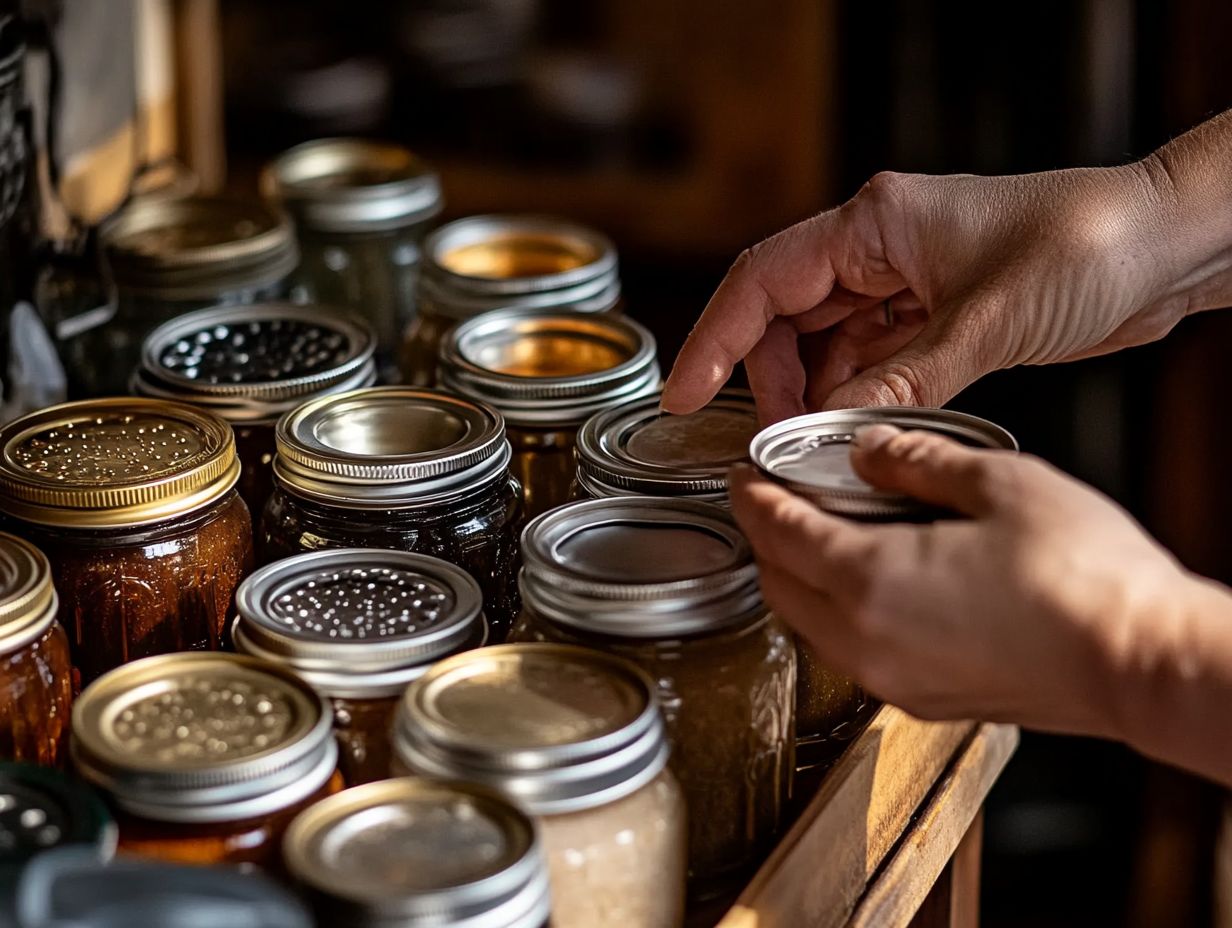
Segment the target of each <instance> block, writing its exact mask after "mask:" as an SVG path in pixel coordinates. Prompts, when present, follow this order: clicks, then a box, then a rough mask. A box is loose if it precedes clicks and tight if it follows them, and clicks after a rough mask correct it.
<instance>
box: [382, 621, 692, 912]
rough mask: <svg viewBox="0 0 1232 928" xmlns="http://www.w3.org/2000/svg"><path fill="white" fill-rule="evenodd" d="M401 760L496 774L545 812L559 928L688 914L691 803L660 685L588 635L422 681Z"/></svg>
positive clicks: (471, 657) (404, 766)
mask: <svg viewBox="0 0 1232 928" xmlns="http://www.w3.org/2000/svg"><path fill="white" fill-rule="evenodd" d="M394 754H395V764H394V768H393V769H394V772H395V773H396V774H397V773H404V772H414V773H420V774H426V775H429V776H437V777H448V778H452V779H458V780H463V781H470V782H475V783H480V784H482V785H485V786H489V787H492V788H493V789H496V790H499V791H500V792H502V793H504V794H506V795H507V796H509V797H510V798H512V799H513V800H515V801H516V802H517V803H518V804H519V805H520V806H521V807H522V808H523V809H525V810H526V811H528V812H530V813H531V814H532V815H534V816H535V817H536V818H537V819H538V822H539V827H540V833H541V834H542V836H543V846H544V850H545V851H546V854H547V861H548V872H549V874H550V880H551V886H552V926H553V928H672V926H677V925H679V924H680V922H681V919H682V917H683V914H684V882H685V880H684V877H685V839H686V829H685V809H684V803H683V802H682V800H681V796H680V789H679V787H678V786H677V785H676V780H675V778H674V777H673V776H672V774H671V772H670V771H669V770H668V769H667V766H666V765H667V756H668V746H667V742H666V740H665V738H664V731H663V718H662V715H661V713H660V711H659V705H658V702H657V700H656V698H655V693H654V684H653V683H651V681H650V680H649V678H647V677H646V675H645V674H643V673H642V672H641V671H639V670H638V669H637V668H636V667H634V666H633V665H632V664H630V663H628V662H627V661H624V660H621V659H620V658H616V657H612V656H610V655H606V654H600V653H599V652H597V651H590V650H587V649H584V648H570V647H564V646H557V645H542V644H518V645H501V646H497V647H492V648H483V649H480V650H478V651H469V652H467V653H465V654H459V655H456V656H455V657H451V658H447V659H445V660H443V661H441V662H440V663H438V664H437V665H436V666H435V667H433V668H432V669H431V670H429V671H428V672H427V673H426V674H425V675H424V676H422V677H420V678H419V680H417V681H416V682H415V683H413V684H411V686H410V688H409V689H408V690H407V692H406V695H405V696H404V697H403V700H402V704H401V706H400V707H399V709H398V715H397V720H396V722H395V727H394Z"/></svg>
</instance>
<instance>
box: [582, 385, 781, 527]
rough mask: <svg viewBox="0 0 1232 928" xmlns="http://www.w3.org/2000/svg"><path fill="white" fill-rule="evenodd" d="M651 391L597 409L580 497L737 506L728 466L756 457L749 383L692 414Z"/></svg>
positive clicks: (585, 440)
mask: <svg viewBox="0 0 1232 928" xmlns="http://www.w3.org/2000/svg"><path fill="white" fill-rule="evenodd" d="M660 398H661V394H659V393H657V392H656V393H651V394H649V395H647V396H644V397H640V398H637V399H631V400H629V401H627V402H624V403H621V404H620V405H619V406H613V407H611V408H610V409H605V410H602V411H600V412H597V413H595V414H594V415H593V416H591V417H590V418H589V419H587V420H586V422H585V423H584V424H583V425H582V427H581V429H579V430H578V437H577V481H576V485H575V496H576V497H577V498H579V499H608V498H611V497H614V496H664V497H671V498H681V499H696V500H702V501H704V502H710V503H718V504H719V505H721V506H727V505H729V500H728V496H727V471H728V469H729V468H730V467H731V466H732V465H733V464H736V463H738V462H740V461H747V460H748V459H749V442H750V441H751V440H752V438H753V436H754V435H756V434H757V409H756V408H755V406H754V405H753V394H751V393H750V392H749V391H747V390H723V391H721V392H720V393H719V394H718V396H716V397H715V398H714V399H713V400H712V401H711V402H710V404H709V405H707V406H706V407H704V408H703V409H699V410H698V411H697V412H694V413H690V414H689V415H687V416H673V415H671V414H669V413H664V412H663V411H662V410H660V408H659V400H660Z"/></svg>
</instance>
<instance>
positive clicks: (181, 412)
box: [0, 397, 240, 528]
mask: <svg viewBox="0 0 1232 928" xmlns="http://www.w3.org/2000/svg"><path fill="white" fill-rule="evenodd" d="M239 472H240V464H239V460H238V459H237V458H236V455H235V436H234V434H233V433H232V431H231V427H230V426H229V425H227V424H226V423H225V422H223V421H222V420H221V419H219V418H217V417H216V416H213V415H211V414H209V413H207V412H203V411H201V410H199V409H194V408H193V407H191V406H186V405H184V404H182V403H172V402H168V401H165V400H154V399H136V398H132V397H116V398H111V399H97V400H83V401H79V402H75V403H62V404H61V405H59V406H51V407H48V408H47V409H42V410H39V411H38V412H34V413H31V414H29V415H27V416H23V417H21V418H20V419H16V420H14V421H13V422H10V423H9V424H8V425H6V426H5V427H4V428H3V429H0V511H3V512H5V513H7V514H9V515H11V516H15V517H16V518H19V519H25V520H27V521H29V522H38V523H40V524H43V525H57V526H65V527H69V528H123V527H130V526H135V525H146V524H149V523H152V522H161V521H163V520H165V519H171V518H175V517H176V516H181V515H185V514H187V513H190V512H193V511H195V510H197V509H199V508H200V507H202V506H205V505H208V504H209V503H211V502H213V501H214V500H216V499H218V498H219V497H220V496H222V495H223V494H224V493H226V492H227V491H228V490H230V489H231V487H233V486H234V485H235V481H236V480H237V479H238V477H239Z"/></svg>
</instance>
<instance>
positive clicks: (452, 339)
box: [440, 309, 660, 518]
mask: <svg viewBox="0 0 1232 928" xmlns="http://www.w3.org/2000/svg"><path fill="white" fill-rule="evenodd" d="M440 381H441V386H442V387H444V388H445V389H447V390H452V391H453V392H455V393H458V394H460V395H462V396H469V397H473V398H474V399H478V400H482V401H483V402H485V403H489V404H490V405H492V406H494V407H496V409H498V410H499V411H500V412H501V414H502V415H503V416H504V417H505V422H506V423H507V424H508V429H509V441H510V443H511V444H512V445H513V462H512V465H511V467H512V469H513V472H514V474H516V475H517V476H518V478H519V480H520V481H521V483H522V490H523V493H524V494H525V499H526V508H527V515H528V517H530V518H533V517H534V516H536V515H538V514H539V513H541V512H547V511H548V510H549V509H552V508H555V507H556V506H559V505H560V504H562V503H565V502H568V501H569V498H570V495H571V488H572V485H573V475H574V469H575V464H574V445H575V443H576V438H577V430H578V427H579V426H581V424H582V423H583V422H585V421H586V419H587V417H588V416H591V415H593V414H594V413H595V412H597V411H599V410H602V409H606V408H608V407H610V406H611V405H612V404H613V403H619V402H622V401H625V400H629V399H636V398H640V397H643V396H646V395H648V394H651V393H653V392H655V391H656V390H657V389H658V388H659V381H660V373H659V364H658V361H657V360H656V358H655V341H654V336H652V335H651V334H650V333H649V332H648V331H646V329H644V328H643V327H642V326H640V325H638V324H637V323H636V322H633V321H632V320H630V319H624V318H620V317H616V316H595V315H584V314H580V313H574V312H561V311H545V310H520V309H514V310H508V309H502V310H494V311H492V312H488V313H484V314H483V315H481V316H477V317H475V318H474V319H469V320H467V321H466V322H463V323H462V324H461V325H459V326H458V327H457V328H456V329H454V331H453V332H452V333H451V334H450V335H449V336H448V337H447V338H446V339H445V342H444V344H443V345H442V346H441V359H440Z"/></svg>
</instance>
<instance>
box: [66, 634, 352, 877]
mask: <svg viewBox="0 0 1232 928" xmlns="http://www.w3.org/2000/svg"><path fill="white" fill-rule="evenodd" d="M331 726H332V717H331V713H330V709H329V706H328V705H327V704H326V703H325V702H324V701H323V700H322V699H321V697H320V696H318V695H317V694H316V692H315V691H314V690H313V689H312V688H311V687H310V686H308V685H307V684H306V683H304V682H303V681H302V680H300V679H299V678H298V677H296V676H295V675H294V674H292V673H290V672H288V671H285V670H283V669H281V668H279V667H276V666H271V665H269V664H266V663H264V662H262V661H258V660H254V659H253V658H250V657H243V656H240V655H235V654H200V653H198V654H168V655H163V656H161V657H150V658H145V659H144V660H140V661H134V662H133V663H131V664H127V665H125V666H124V667H121V668H119V669H117V670H113V671H111V672H110V673H108V674H106V675H105V676H103V677H100V678H99V679H98V680H96V681H95V682H94V683H93V684H91V685H90V686H89V687H87V688H86V689H85V691H84V692H83V693H82V694H81V696H80V698H79V699H78V701H77V707H76V709H75V711H74V712H73V738H72V742H71V746H72V754H73V762H74V764H75V766H76V768H77V771H78V772H79V773H80V774H81V776H83V777H84V778H85V779H87V780H89V781H90V782H92V783H93V784H94V785H96V786H97V787H99V789H101V790H102V791H103V792H104V793H105V795H106V796H107V798H108V799H109V801H110V803H111V805H112V807H113V809H114V811H115V815H116V821H117V824H118V825H119V847H120V850H121V851H125V852H128V853H132V854H139V855H142V856H146V857H153V858H157V859H159V860H164V861H168V862H176V863H188V864H254V865H257V866H260V867H263V868H266V869H270V870H274V871H275V872H276V871H278V869H279V867H280V859H281V856H280V843H281V840H282V835H283V832H285V830H286V828H287V826H288V825H289V824H290V822H291V820H292V819H293V818H294V817H295V815H296V814H298V813H299V812H300V811H302V810H303V809H305V808H307V807H309V806H310V805H312V804H313V803H314V802H317V801H319V800H320V799H322V798H324V797H325V796H327V795H329V794H331V793H334V792H337V791H338V790H339V789H340V788H341V777H340V776H339V775H338V773H337V771H336V769H335V767H336V764H337V757H338V749H337V746H336V745H335V743H334V739H333V737H332V735H331Z"/></svg>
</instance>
